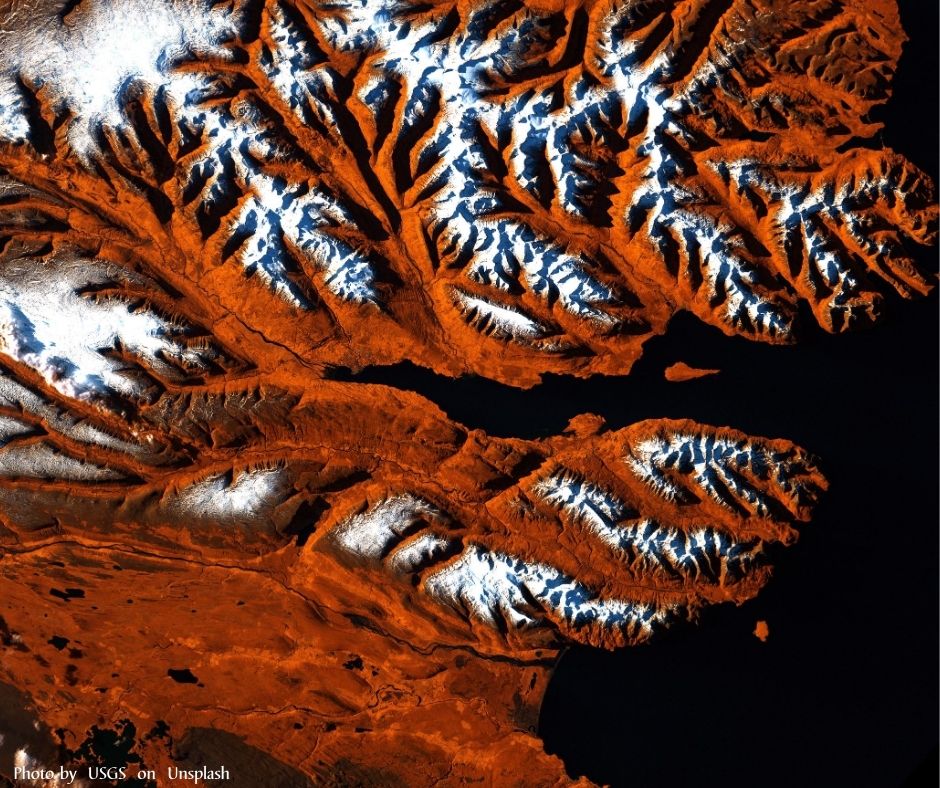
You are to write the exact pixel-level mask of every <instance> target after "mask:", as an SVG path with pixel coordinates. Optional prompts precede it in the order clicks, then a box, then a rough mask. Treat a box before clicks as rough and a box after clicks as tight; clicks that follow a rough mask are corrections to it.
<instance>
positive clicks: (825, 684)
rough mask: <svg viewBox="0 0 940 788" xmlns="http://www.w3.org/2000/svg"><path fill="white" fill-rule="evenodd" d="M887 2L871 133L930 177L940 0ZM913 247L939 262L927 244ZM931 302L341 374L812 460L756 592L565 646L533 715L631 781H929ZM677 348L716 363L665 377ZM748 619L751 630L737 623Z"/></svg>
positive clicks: (452, 402)
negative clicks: (619, 646)
mask: <svg viewBox="0 0 940 788" xmlns="http://www.w3.org/2000/svg"><path fill="white" fill-rule="evenodd" d="M902 12H903V20H904V26H905V29H907V30H908V31H909V33H910V35H911V37H912V42H911V43H910V44H909V45H908V47H907V49H906V51H905V55H904V57H903V58H902V61H901V65H900V68H899V73H898V76H897V79H896V80H895V83H894V84H895V94H894V98H893V99H892V101H891V103H890V104H889V105H888V107H887V109H886V110H885V111H884V112H883V114H882V117H883V118H884V119H885V120H886V122H887V124H888V125H887V128H886V130H885V133H884V141H885V144H887V145H889V146H891V147H893V148H895V149H896V150H898V151H901V152H902V153H905V154H906V155H907V156H908V157H909V158H910V159H912V160H913V161H914V162H915V163H916V164H918V165H919V166H920V167H921V168H923V169H925V170H926V171H927V172H929V173H931V174H932V175H933V176H934V178H935V179H936V177H937V139H938V134H937V103H936V99H937V71H938V67H937V42H936V38H934V36H935V34H936V30H937V24H938V23H937V6H936V4H935V3H919V2H908V3H904V4H902ZM921 257H922V262H924V264H926V265H927V266H928V267H931V268H935V265H936V264H935V255H934V253H933V252H929V251H927V252H922V253H921ZM937 303H938V302H937V298H936V296H934V297H932V298H930V299H927V300H924V301H920V302H917V303H914V304H910V303H906V302H902V301H901V300H900V299H897V298H895V299H891V300H889V302H888V307H889V309H888V315H887V317H886V319H885V320H884V321H883V322H882V323H881V324H880V325H878V326H877V327H875V328H874V329H872V330H867V331H862V332H859V333H856V334H851V335H847V336H838V337H832V336H828V335H826V334H824V333H823V332H822V331H818V330H817V331H810V332H809V333H808V336H806V337H805V340H804V341H803V342H802V343H801V344H800V345H799V346H798V347H795V348H775V347H769V346H764V345H758V344H755V343H750V342H747V341H746V340H743V339H729V338H727V337H725V336H723V335H722V334H721V333H720V332H719V331H718V330H717V329H713V328H710V327H708V326H704V325H702V324H701V323H699V322H698V321H697V320H695V319H693V318H691V317H688V316H680V317H678V318H677V319H676V320H675V321H674V322H673V323H672V325H671V327H670V330H669V331H668V333H667V334H666V335H665V336H663V337H660V338H657V339H654V340H652V341H651V342H650V343H649V344H648V346H647V351H646V353H645V355H644V357H643V359H642V360H641V361H640V362H639V364H638V365H637V366H636V368H635V369H634V372H633V374H631V375H630V376H629V378H603V377H596V378H592V379H589V380H576V379H572V378H567V377H553V376H550V377H548V378H547V379H546V380H545V382H544V383H543V384H542V385H540V386H538V387H536V388H534V389H532V390H530V391H524V392H523V391H519V390H516V389H512V388H510V387H507V386H502V385H500V384H497V383H492V382H489V381H485V380H482V379H475V378H464V379H461V380H456V381H455V380H450V379H447V378H443V377H440V376H437V375H434V374H433V373H431V372H428V371H426V370H422V369H419V368H417V367H414V366H411V365H399V366H396V367H392V368H385V369H370V370H367V371H365V372H364V373H363V374H361V375H359V376H356V377H357V379H359V380H367V381H371V382H378V383H385V384H388V385H393V386H397V387H400V388H409V389H413V390H415V391H418V392H420V393H421V394H423V395H424V396H426V397H428V398H430V399H432V400H433V401H434V402H436V403H437V404H438V405H440V406H441V407H442V408H443V409H444V410H445V411H446V412H447V413H448V414H449V415H450V416H451V417H452V418H454V419H456V420H458V421H460V422H462V423H463V424H465V425H467V426H470V427H480V428H483V429H485V430H486V431H487V432H489V433H491V434H494V435H505V436H518V437H526V438H534V437H539V436H544V435H550V434H554V433H557V432H559V431H560V430H561V429H563V428H564V426H565V425H566V424H567V422H568V420H569V419H570V418H571V417H572V416H575V415H577V414H579V413H586V412H587V413H597V414H600V415H602V416H604V417H605V418H606V420H607V422H608V424H609V425H610V426H611V427H614V428H616V427H621V426H624V425H626V424H630V423H632V422H635V421H637V420H640V419H645V418H653V417H688V418H693V419H696V420H698V421H701V422H704V423H710V424H721V425H723V424H727V425H731V426H734V427H736V428H738V429H742V430H745V431H747V432H750V433H753V434H757V435H766V436H770V437H785V438H788V439H791V440H794V441H796V442H798V443H799V444H801V445H802V446H804V447H805V448H807V449H809V450H810V451H812V452H814V453H815V454H817V455H818V456H819V457H820V458H821V467H822V469H823V471H824V472H825V473H826V475H827V476H828V478H829V480H830V483H831V488H830V491H829V494H828V495H827V496H826V497H825V499H824V501H823V503H822V505H821V506H820V507H819V509H818V511H817V514H816V516H815V517H814V519H813V522H812V523H811V524H810V525H809V526H807V527H806V528H805V529H804V533H803V536H802V537H801V539H800V542H799V544H798V545H797V546H796V547H794V548H792V549H790V550H788V551H785V552H784V553H782V554H781V555H780V556H779V559H778V561H777V572H776V575H775V577H774V579H773V580H772V581H771V583H770V585H769V586H768V587H767V588H766V589H765V590H764V591H763V592H762V593H761V595H760V596H759V597H758V598H757V599H756V600H754V601H752V602H750V603H748V604H746V605H744V606H742V607H740V608H733V607H719V608H714V609H710V610H708V611H706V612H705V614H704V615H703V617H702V620H701V622H700V625H698V626H683V627H678V628H676V629H674V630H673V631H672V632H670V633H668V634H667V635H665V636H664V637H662V638H661V639H660V640H659V641H658V642H657V643H655V644H654V645H652V646H648V647H641V648H635V649H628V650H623V651H620V652H616V653H605V652H601V651H597V650H593V649H588V648H572V649H570V650H569V651H568V652H567V653H566V654H565V655H564V656H563V658H562V659H561V662H560V664H559V666H558V669H557V672H556V673H555V676H554V678H553V680H552V683H551V685H550V686H549V690H548V693H547V696H546V698H545V703H544V707H543V710H542V716H541V720H540V726H539V732H540V735H541V736H542V737H543V738H544V739H545V743H546V747H547V749H548V750H549V751H550V752H553V753H556V754H558V755H559V756H560V757H561V758H562V759H563V760H564V762H565V765H566V767H567V769H568V771H569V773H570V774H571V775H572V776H577V775H586V776H588V777H589V778H591V779H592V780H594V781H597V782H600V783H607V784H613V785H617V786H620V785H623V786H627V785H629V786H631V788H641V787H645V786H663V788H667V787H668V788H681V787H682V786H693V785H694V786H722V787H723V788H737V787H738V786H740V787H741V788H754V787H755V786H760V787H761V788H773V787H774V786H786V787H787V788H791V786H797V785H800V786H809V787H812V786H851V787H852V788H863V787H864V786H872V787H873V788H874V787H875V786H877V787H878V788H885V787H889V786H899V785H902V784H903V783H904V782H905V780H906V779H908V778H909V777H910V778H911V780H913V781H914V782H911V783H909V784H911V785H913V784H915V782H916V783H917V784H932V785H937V784H938V780H937V779H936V745H937V740H938V725H937V719H938V705H937V695H938V680H937V652H938V635H937V621H938V602H937V577H938V561H937V554H938V508H937V495H938V487H937V479H938V471H940V468H938V460H937V433H938V419H937V407H938V398H937V391H938V372H937V359H938V335H937V316H938V309H937ZM806 322H807V324H808V325H809V324H810V321H806ZM678 360H682V361H685V362H687V363H689V364H691V365H693V366H698V367H707V368H719V369H721V374H720V375H717V376H715V377H711V378H704V379H701V380H697V381H691V382H687V383H682V384H674V383H667V382H666V381H665V380H664V378H663V369H664V368H665V367H666V366H668V365H669V364H671V363H673V362H674V361H678ZM758 619H764V620H766V621H767V622H768V623H769V626H770V638H769V640H768V641H767V642H766V643H761V642H760V641H758V640H757V639H756V638H755V637H754V636H753V635H752V634H751V632H752V631H753V628H754V625H755V622H756V621H757V620H758ZM918 769H920V771H919V772H918V774H917V776H916V777H911V775H912V774H914V773H915V771H916V770H918ZM925 778H926V779H927V780H928V782H927V783H922V782H921V781H923V780H924V779H925Z"/></svg>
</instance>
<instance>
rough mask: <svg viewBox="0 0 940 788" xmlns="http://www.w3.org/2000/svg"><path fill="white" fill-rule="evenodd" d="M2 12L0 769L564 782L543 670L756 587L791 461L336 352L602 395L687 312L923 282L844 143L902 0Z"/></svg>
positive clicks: (837, 313) (854, 141)
mask: <svg viewBox="0 0 940 788" xmlns="http://www.w3.org/2000/svg"><path fill="white" fill-rule="evenodd" d="M0 19H2V24H0V600H2V602H0V653H2V661H0V670H2V683H0V733H3V737H2V739H0V774H3V775H6V776H8V777H10V778H11V779H12V778H14V776H15V775H14V774H13V770H15V769H17V768H18V769H21V770H26V771H27V772H29V771H30V770H32V772H37V771H38V772H41V771H42V770H43V769H56V768H58V767H59V766H63V765H64V766H68V767H70V768H73V767H75V768H77V767H79V766H81V768H82V769H87V767H89V766H95V765H106V764H111V765H114V764H115V763H117V764H119V765H121V764H123V765H124V766H125V767H126V769H127V773H128V774H129V775H133V774H134V773H136V771H137V770H138V769H141V768H146V769H152V770H155V771H156V773H157V778H156V781H157V784H159V785H163V784H166V779H167V778H166V775H167V771H166V770H167V768H170V767H172V768H178V769H184V770H192V769H196V770H198V769H200V768H202V767H207V768H209V769H217V768H219V767H220V766H225V767H227V768H228V770H229V772H230V773H231V778H230V779H229V780H228V781H219V780H216V781H215V782H213V780H212V779H209V780H208V781H206V784H209V785H213V784H218V785H222V784H225V785H231V784H235V785H246V786H249V785H250V786H263V785H271V786H294V785H296V786H305V785H311V784H316V785H337V786H349V785H408V786H412V785H414V786H430V785H442V786H444V785H461V784H465V783H467V782H479V783H481V784H484V785H494V786H504V785H525V786H529V785H531V786H548V785H566V784H570V783H571V779H570V778H569V777H568V776H566V774H565V771H564V768H563V765H562V763H561V762H560V760H558V759H557V758H555V757H553V756H549V755H547V754H546V753H545V752H544V751H543V749H542V745H541V742H540V741H539V739H538V738H537V737H536V736H535V733H534V731H535V725H536V720H537V717H538V710H539V705H540V702H541V697H542V694H543V692H544V689H545V685H546V682H547V680H548V677H549V674H550V671H551V668H552V665H553V664H554V662H555V660H556V659H557V656H558V654H559V651H560V649H562V648H563V647H564V646H565V644H567V643H572V642H577V643H585V644H590V645H594V646H598V647H602V648H616V647H620V646H629V645H635V644H639V643H641V642H645V641H647V640H649V639H650V638H651V637H653V636H655V635H656V634H657V633H658V632H659V631H660V630H663V629H665V628H666V627H668V626H670V625H671V624H673V623H674V622H677V621H680V620H687V619H694V618H695V616H696V614H697V612H698V611H699V610H701V609H702V607H703V606H705V605H708V604H714V603H720V602H734V603H741V602H743V601H744V600H747V599H749V598H751V597H753V596H754V595H755V594H756V593H757V592H758V591H759V589H760V588H761V587H762V586H763V584H764V583H765V582H766V581H767V580H768V578H769V576H770V571H771V569H770V566H769V562H768V548H769V546H770V545H773V544H780V543H782V544H791V543H792V542H793V541H794V540H795V539H796V536H797V531H796V528H797V526H798V525H799V524H800V523H803V522H805V521H807V520H808V519H809V517H810V514H811V509H812V507H813V505H814V503H815V502H816V501H817V500H818V497H819V495H820V494H821V493H822V492H823V491H824V489H825V487H826V482H825V480H824V479H823V477H822V476H821V474H820V473H819V471H818V470H817V468H816V465H815V463H814V460H813V459H812V458H811V457H810V456H809V455H808V454H807V453H806V452H805V451H804V450H803V449H801V448H799V447H797V446H794V445H793V444H791V443H789V442H788V441H786V440H772V439H768V438H761V437H753V436H749V435H745V434H743V433H741V432H738V431H736V430H734V429H732V428H730V427H713V426H707V425H702V424H698V423H695V422H692V421H687V420H648V421H642V422H640V423H637V424H635V425H633V426H630V427H627V428H624V429H618V430H610V429H607V428H606V427H605V425H604V423H603V421H602V420H601V419H599V418H597V417H594V416H591V415H589V414H590V412H591V403H590V402H585V403H584V409H583V410H584V415H582V416H580V417H578V418H576V419H574V420H573V421H572V422H571V424H570V425H569V427H568V429H567V430H566V431H564V432H563V433H562V434H560V435H557V436H555V437H549V438H543V439H540V440H521V439H514V438H506V437H494V436H491V435H487V434H485V433H484V432H482V431H480V430H473V429H468V428H467V427H465V426H463V425H461V424H459V423H456V422H455V421H454V420H453V419H451V418H450V417H449V416H448V415H447V414H445V413H444V412H443V411H441V410H440V409H439V408H438V407H437V406H436V405H434V404H433V403H431V402H430V401H428V400H427V399H426V398H424V397H422V396H421V395H419V394H417V393H414V392H411V391H406V390H402V389H396V388H391V387H386V386H379V385H370V384H366V383H362V382H357V381H356V378H355V376H354V375H350V374H349V373H350V372H355V371H358V370H360V369H362V368H364V367H366V366H369V365H387V364H394V363H397V362H400V361H411V362H414V363H415V364H418V365H422V366H425V367H428V368H430V369H432V370H434V371H436V372H438V373H440V374H443V375H448V376H459V375H464V374H475V375H479V376H484V377H487V378H491V379H494V380H498V381H501V382H503V383H507V384H510V385H513V386H517V387H521V388H528V387H531V386H533V385H535V384H536V383H538V381H539V380H540V378H541V376H542V375H544V374H546V373H563V374H569V375H575V376H587V375H591V374H597V373H603V374H626V373H628V372H629V371H630V368H631V366H632V365H633V364H634V362H635V361H636V360H637V358H638V357H639V356H640V354H641V352H642V347H643V344H644V342H645V341H646V340H647V339H648V338H650V337H652V336H654V335H656V334H659V333H662V332H663V331H664V330H665V327H666V325H667V323H668V321H669V319H670V318H671V317H672V315H674V314H675V313H676V312H677V311H679V310H688V311H690V312H692V313H694V314H695V315H697V316H698V317H699V318H700V319H702V320H703V321H706V322H708V323H711V324H714V325H716V326H718V327H719V328H721V329H722V330H723V331H724V332H726V333H728V334H742V335H745V336H747V337H750V338H752V339H755V340H759V341H767V342H793V341H796V340H797V339H798V337H799V332H800V320H803V321H805V320H807V319H814V320H815V321H816V322H818V323H819V325H821V326H822V327H823V328H824V329H826V330H828V331H833V332H839V331H843V330H846V329H850V328H854V327H856V326H860V325H864V324H867V323H870V322H872V321H874V320H876V319H877V318H878V316H879V314H880V312H881V310H882V304H883V301H884V293H885V292H887V291H888V290H893V291H896V292H897V293H899V294H900V295H901V296H903V297H905V298H909V297H913V296H916V295H918V294H924V293H926V292H928V291H929V290H930V289H931V287H932V286H933V283H934V276H933V275H932V274H931V273H930V272H926V271H922V270H919V269H918V268H917V267H916V266H915V264H914V263H913V261H912V251H911V250H912V249H913V248H914V246H916V245H918V244H928V243H932V242H933V241H934V237H935V233H936V217H937V209H936V204H935V199H934V193H933V186H932V184H931V183H930V182H929V179H928V178H927V177H926V176H925V175H924V174H923V173H921V172H919V171H918V170H917V169H916V167H914V166H913V165H911V164H910V163H908V162H907V161H905V160H904V159H903V158H902V157H900V156H898V155H897V154H895V153H893V152H891V151H889V150H883V149H881V148H880V146H879V145H877V144H875V143H874V142H873V140H874V139H875V135H876V133H877V132H878V130H879V128H880V126H879V124H877V123H875V122H872V121H871V120H870V118H871V116H872V111H873V110H874V109H875V108H876V107H878V106H879V105H881V104H883V103H884V102H885V101H886V99H887V98H888V95H889V83H890V79H891V77H892V74H893V70H894V67H895V64H896V62H897V59H898V56H899V54H900V50H901V45H902V43H903V40H904V37H903V32H902V30H901V27H900V23H899V20H898V16H897V10H896V8H895V4H894V3H893V2H886V1H882V0H878V1H877V2H861V0H851V1H850V2H836V0H817V1H815V2H783V1H782V0H781V1H779V2H777V1H775V0H720V1H716V2H707V1H705V0H683V1H677V2H666V0H660V1H657V0H624V2H616V1H613V0H610V1H607V0H605V1H604V2H583V3H573V2H571V3H569V2H560V1H559V2H553V0H545V2H528V3H523V2H518V1H517V0H483V1H482V2H476V3H470V2H457V3H451V2H430V3H425V2H422V3H417V2H406V1H405V0H401V1H399V2H396V1H395V0H338V1H335V0H331V1H330V2H322V3H318V2H305V1H304V0H294V1H293V2H286V1H282V0H278V1H269V2H257V1H256V0H229V2H209V0H161V2H152V1H151V0H148V2H143V0H140V1H139V2H138V0H132V1H130V2H128V1H122V2H117V0H113V1H107V0H98V1H97V2H95V1H93V0H79V1H78V2H70V3H65V4H63V3H50V2H33V3H18V2H6V3H4V2H0ZM710 372H712V370H695V369H693V368H691V367H689V366H687V365H684V364H682V365H675V366H674V368H670V370H669V371H667V377H668V379H669V380H676V381H682V380H688V379H690V378H692V377H697V376H700V375H701V374H708V373H710ZM761 385H762V382H760V381H757V382H756V384H755V392H754V393H753V396H759V390H760V387H761ZM767 385H770V383H769V382H768V383H767ZM491 406H492V408H493V409H497V410H498V409H499V408H500V403H499V402H498V401H494V402H492V403H491ZM765 634H766V633H765ZM4 709H6V711H4ZM84 774H85V776H86V777H87V771H86V772H84ZM43 779H44V778H41V776H40V777H37V780H38V781H37V782H35V784H37V785H41V784H49V785H52V784H53V783H52V782H48V781H47V782H43ZM79 779H80V780H81V779H85V777H82V776H81V775H79ZM26 784H28V783H26ZM76 784H78V783H76ZM88 784H103V783H102V782H100V781H99V782H97V783H92V782H89V783H88Z"/></svg>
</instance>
